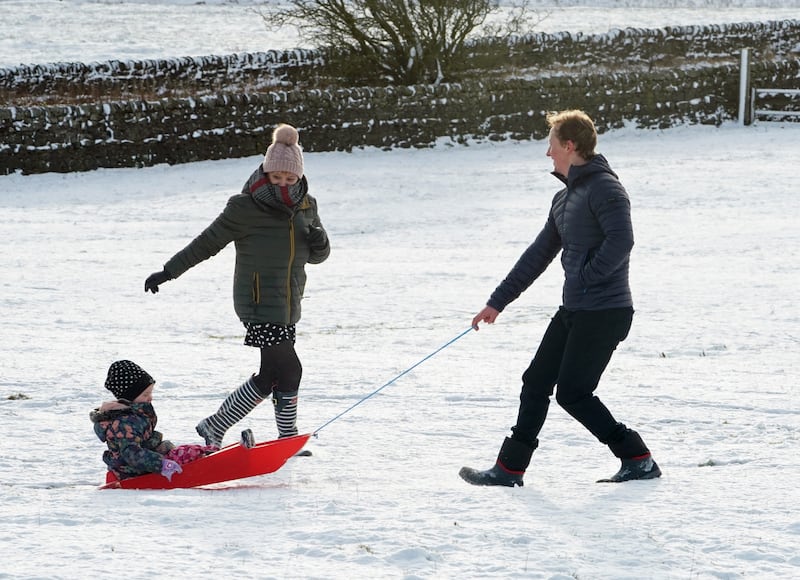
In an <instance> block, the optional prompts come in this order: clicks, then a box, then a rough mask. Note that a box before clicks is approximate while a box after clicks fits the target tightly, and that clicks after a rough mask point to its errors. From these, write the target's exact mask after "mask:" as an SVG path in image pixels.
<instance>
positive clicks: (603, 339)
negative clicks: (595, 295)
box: [511, 306, 633, 448]
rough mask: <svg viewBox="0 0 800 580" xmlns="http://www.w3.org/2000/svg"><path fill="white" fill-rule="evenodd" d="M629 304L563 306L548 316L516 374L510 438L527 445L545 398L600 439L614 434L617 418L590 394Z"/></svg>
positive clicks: (622, 331) (621, 332)
mask: <svg viewBox="0 0 800 580" xmlns="http://www.w3.org/2000/svg"><path fill="white" fill-rule="evenodd" d="M632 320H633V308H614V309H608V310H596V311H590V310H579V311H569V310H566V309H565V308H564V307H563V306H562V307H561V308H559V310H558V312H556V314H555V315H554V316H553V318H552V320H551V321H550V324H549V325H548V327H547V330H546V331H545V333H544V337H543V338H542V342H541V344H539V348H538V350H537V351H536V355H535V356H534V357H533V360H532V361H531V364H530V366H528V369H527V370H526V371H525V372H524V373H523V375H522V392H521V394H520V405H519V413H518V416H517V423H516V425H515V426H514V427H512V429H511V430H512V433H513V434H512V438H513V439H516V440H517V441H521V442H523V443H526V444H527V445H529V446H531V447H534V448H535V447H536V445H537V444H538V436H539V432H540V431H541V429H542V426H543V425H544V421H545V419H546V417H547V410H548V408H549V406H550V397H551V396H552V394H553V389H554V387H555V386H556V385H558V389H557V391H556V401H557V402H558V404H559V405H561V407H563V408H564V410H566V411H567V413H569V414H570V415H571V416H572V417H574V418H575V419H577V420H578V421H579V422H580V423H581V424H582V425H583V426H584V427H586V428H587V429H588V430H589V431H590V432H591V433H592V435H594V436H595V437H597V439H598V440H600V442H602V443H609V441H610V438H617V437H618V436H619V434H620V433H621V430H623V429H625V427H624V425H622V424H620V423H618V422H617V421H616V420H615V419H614V417H613V416H612V415H611V412H610V411H609V410H608V409H607V408H606V406H605V405H604V404H603V403H602V402H601V401H600V399H598V398H597V397H596V396H595V395H594V391H595V389H597V384H598V383H599V382H600V376H601V375H602V374H603V371H605V369H606V367H607V366H608V362H609V361H610V360H611V355H612V354H613V352H614V350H615V349H616V348H617V345H618V344H619V343H620V342H622V341H623V340H625V338H626V337H627V336H628V331H629V330H630V328H631V322H632Z"/></svg>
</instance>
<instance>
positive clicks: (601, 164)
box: [460, 110, 661, 487]
mask: <svg viewBox="0 0 800 580" xmlns="http://www.w3.org/2000/svg"><path fill="white" fill-rule="evenodd" d="M547 122H548V124H549V126H550V136H549V147H548V150H547V156H548V157H550V158H551V159H552V160H553V165H554V169H555V170H554V171H553V174H554V175H555V176H556V177H557V178H559V179H560V180H561V181H563V182H564V184H565V185H566V187H565V188H564V189H562V190H561V191H559V192H558V193H557V194H556V195H555V197H554V198H553V203H552V205H551V208H550V214H549V216H548V218H547V223H546V224H545V226H544V228H543V229H542V231H541V232H539V235H538V236H537V237H536V239H535V240H534V242H533V243H532V244H531V245H530V246H529V247H528V249H527V250H525V252H524V253H523V254H522V256H521V257H520V259H519V260H518V261H517V263H516V264H515V265H514V267H513V268H512V269H511V272H509V274H508V275H507V276H506V278H505V279H504V280H503V281H502V282H501V283H500V285H499V286H498V287H497V289H496V290H495V291H494V292H493V293H492V295H491V297H490V298H489V301H488V302H487V304H486V306H485V307H484V308H483V310H481V311H480V312H479V313H478V314H477V315H476V316H475V318H474V319H473V320H472V326H473V327H474V328H475V330H478V324H479V323H481V322H486V323H488V324H492V323H494V321H495V320H496V319H497V316H498V315H499V314H500V312H502V311H503V310H504V309H505V307H506V306H508V305H509V304H510V303H511V302H513V301H514V300H516V299H517V298H518V297H519V296H520V294H522V292H524V291H525V290H526V289H527V288H528V287H529V286H530V285H531V284H532V283H533V282H534V280H536V279H537V278H538V277H539V276H540V275H541V274H542V272H544V270H545V269H546V268H547V266H548V265H549V264H550V263H551V262H552V261H553V259H554V258H555V257H556V256H557V255H558V253H559V252H561V265H562V267H563V269H564V289H563V296H562V306H561V307H560V308H559V309H558V312H556V314H555V315H554V316H553V318H552V320H551V322H550V324H549V326H548V328H547V330H546V331H545V334H544V337H543V338H542V342H541V344H540V345H539V349H538V350H537V352H536V355H535V356H534V358H533V360H532V361H531V364H530V366H529V367H528V369H527V370H526V371H525V373H524V374H523V375H522V392H521V394H520V406H519V412H518V416H517V422H516V425H515V426H514V427H512V429H511V431H512V434H511V436H510V437H507V438H506V439H505V441H504V442H503V444H502V446H501V448H500V453H499V454H498V457H497V461H496V462H495V465H494V466H493V467H491V468H490V469H487V470H484V471H479V470H476V469H473V468H471V467H464V468H462V469H461V472H460V475H461V477H462V478H464V479H465V480H466V481H468V482H469V483H472V484H475V485H505V486H511V487H513V486H514V485H520V486H521V485H522V484H523V475H524V473H525V470H526V469H527V467H528V464H529V463H530V460H531V455H532V454H533V451H534V450H535V449H536V447H537V446H538V443H539V440H538V436H539V432H540V431H541V429H542V426H543V425H544V421H545V418H546V416H547V410H548V408H549V405H550V397H551V396H552V394H553V390H554V388H555V387H556V385H558V388H557V391H556V401H557V402H558V404H559V405H561V406H562V407H563V408H564V409H565V410H566V411H567V412H568V413H569V414H570V415H571V416H572V417H574V418H575V419H577V420H578V421H579V422H580V423H581V424H582V425H583V426H584V427H586V428H587V429H588V430H589V431H590V432H591V433H592V435H594V436H595V437H596V438H597V439H598V440H599V441H600V442H602V443H604V444H606V445H608V447H609V448H610V449H611V451H612V453H614V455H616V456H617V457H618V458H620V459H621V461H622V466H621V468H620V470H619V471H618V472H617V473H616V474H615V475H613V476H612V477H610V478H608V479H602V480H600V481H610V482H621V481H628V480H631V479H653V478H656V477H660V476H661V471H660V469H659V468H658V465H656V463H655V461H653V458H652V457H651V454H650V450H649V449H648V448H647V446H646V445H645V444H644V441H642V438H641V437H640V436H639V434H638V433H637V432H636V431H633V430H632V429H629V428H628V427H626V426H625V425H624V424H622V423H619V422H618V421H617V420H616V419H614V417H613V415H612V414H611V412H610V411H609V410H608V409H607V408H606V406H605V405H604V404H603V403H602V402H601V401H600V399H598V398H597V396H595V394H594V392H595V389H596V388H597V385H598V383H599V381H600V376H601V375H602V373H603V371H604V370H605V368H606V366H607V365H608V362H609V360H611V355H612V354H613V352H614V350H615V349H616V347H617V345H618V344H619V343H620V342H621V341H623V340H625V338H626V337H627V335H628V331H629V330H630V327H631V321H632V319H633V301H632V298H631V291H630V286H629V283H628V271H629V264H630V252H631V249H632V248H633V227H632V225H631V212H630V200H629V199H628V194H627V193H626V191H625V188H624V187H623V186H622V184H621V183H620V182H619V179H618V178H617V175H616V174H615V173H614V172H613V171H612V170H611V168H610V167H609V165H608V162H607V161H606V159H605V157H603V156H602V155H599V154H596V153H595V151H594V149H595V146H596V144H597V132H596V130H595V127H594V123H593V122H592V120H591V119H590V118H589V116H588V115H586V113H584V112H582V111H577V110H573V111H562V112H560V113H552V114H550V115H548V117H547Z"/></svg>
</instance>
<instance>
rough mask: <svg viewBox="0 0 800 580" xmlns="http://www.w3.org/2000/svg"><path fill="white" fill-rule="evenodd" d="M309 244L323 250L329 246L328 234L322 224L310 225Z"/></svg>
mask: <svg viewBox="0 0 800 580" xmlns="http://www.w3.org/2000/svg"><path fill="white" fill-rule="evenodd" d="M308 245H309V246H310V247H311V249H312V250H314V251H317V252H321V251H322V250H324V249H325V248H327V247H328V234H326V233H325V230H324V229H323V228H322V226H315V225H313V224H310V225H309V226H308Z"/></svg>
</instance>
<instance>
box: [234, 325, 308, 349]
mask: <svg viewBox="0 0 800 580" xmlns="http://www.w3.org/2000/svg"><path fill="white" fill-rule="evenodd" d="M244 327H245V328H246V329H247V334H245V336H244V344H245V346H255V347H257V348H264V347H268V346H275V345H276V344H280V343H282V342H286V341H287V340H290V341H291V342H292V344H294V340H295V328H294V324H290V325H289V326H282V325H280V324H272V323H271V322H263V323H261V322H245V323H244Z"/></svg>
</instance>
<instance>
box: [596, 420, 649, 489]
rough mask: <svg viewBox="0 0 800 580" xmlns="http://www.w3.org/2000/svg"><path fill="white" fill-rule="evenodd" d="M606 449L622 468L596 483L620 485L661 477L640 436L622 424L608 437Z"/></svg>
mask: <svg viewBox="0 0 800 580" xmlns="http://www.w3.org/2000/svg"><path fill="white" fill-rule="evenodd" d="M609 439H610V440H609V442H608V448H609V449H611V452H612V453H613V454H614V455H616V456H617V457H619V458H620V460H621V461H622V466H621V467H620V468H619V471H618V472H617V473H615V474H614V475H612V476H611V477H609V478H608V479H599V480H597V483H621V482H623V481H631V480H633V479H655V478H657V477H661V470H660V469H659V468H658V465H657V464H656V462H655V461H653V457H652V456H651V454H650V450H649V449H648V448H647V445H645V444H644V441H643V440H642V437H641V435H639V434H638V433H637V432H636V431H634V430H632V429H628V428H627V427H626V426H625V425H623V424H622V423H618V424H617V428H616V429H615V430H614V432H613V433H612V435H611V437H609Z"/></svg>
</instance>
